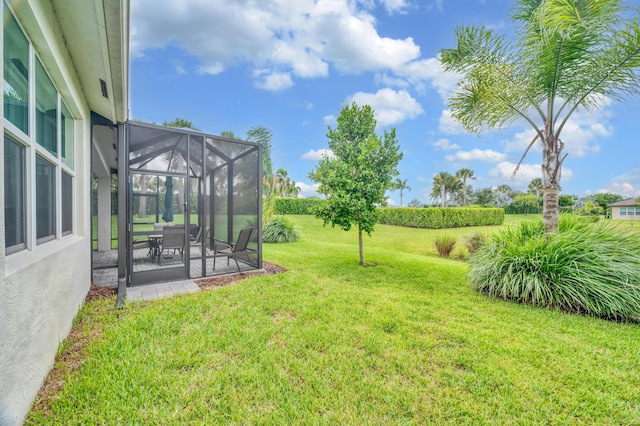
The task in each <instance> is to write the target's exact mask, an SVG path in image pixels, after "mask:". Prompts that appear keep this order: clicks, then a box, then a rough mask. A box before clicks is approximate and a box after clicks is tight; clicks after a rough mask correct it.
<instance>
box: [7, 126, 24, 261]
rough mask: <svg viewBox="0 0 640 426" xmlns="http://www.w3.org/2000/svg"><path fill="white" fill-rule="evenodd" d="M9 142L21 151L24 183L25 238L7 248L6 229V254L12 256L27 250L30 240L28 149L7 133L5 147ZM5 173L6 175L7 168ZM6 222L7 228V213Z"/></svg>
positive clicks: (22, 221) (22, 179)
mask: <svg viewBox="0 0 640 426" xmlns="http://www.w3.org/2000/svg"><path fill="white" fill-rule="evenodd" d="M7 141H9V143H13V144H15V145H16V146H17V147H18V148H19V149H20V150H21V154H22V167H21V176H20V180H21V181H22V188H21V189H22V203H21V204H22V212H23V217H22V220H21V223H20V225H21V227H22V235H23V236H24V238H23V241H22V242H21V243H18V244H14V245H12V246H7V245H6V244H7V240H6V228H5V254H7V255H10V254H14V253H18V252H20V251H23V250H25V249H26V248H27V241H28V240H29V237H28V234H27V221H26V220H25V219H26V212H27V147H26V146H25V145H23V144H22V143H20V142H19V141H18V140H16V138H14V137H12V136H11V135H10V134H8V133H5V134H4V138H3V141H2V143H4V144H5V147H6V144H7ZM5 158H6V151H5ZM5 173H6V168H5ZM5 185H6V179H5ZM5 188H6V186H5ZM5 200H6V198H5ZM4 208H5V209H6V203H5V205H4ZM4 221H5V227H6V223H7V217H6V213H5V219H4Z"/></svg>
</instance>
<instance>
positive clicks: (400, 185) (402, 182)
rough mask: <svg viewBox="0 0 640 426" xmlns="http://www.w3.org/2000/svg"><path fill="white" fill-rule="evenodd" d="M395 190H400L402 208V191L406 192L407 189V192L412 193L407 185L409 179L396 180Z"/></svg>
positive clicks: (394, 183)
mask: <svg viewBox="0 0 640 426" xmlns="http://www.w3.org/2000/svg"><path fill="white" fill-rule="evenodd" d="M392 188H393V190H394V191H395V190H397V189H399V190H400V207H402V191H404V190H405V189H406V190H407V191H411V187H410V186H409V185H407V179H405V180H402V179H400V178H396V180H395V181H394V182H393V187H392Z"/></svg>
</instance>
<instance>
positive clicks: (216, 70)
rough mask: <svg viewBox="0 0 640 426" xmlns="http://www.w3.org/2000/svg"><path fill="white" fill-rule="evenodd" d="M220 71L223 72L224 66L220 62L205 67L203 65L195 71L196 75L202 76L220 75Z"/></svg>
mask: <svg viewBox="0 0 640 426" xmlns="http://www.w3.org/2000/svg"><path fill="white" fill-rule="evenodd" d="M222 71H224V65H222V64H221V63H220V62H213V63H210V64H206V65H204V64H203V65H200V66H199V67H198V68H197V69H196V73H198V74H200V75H203V74H210V75H216V74H220V73H221V72H222Z"/></svg>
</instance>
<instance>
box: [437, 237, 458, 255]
mask: <svg viewBox="0 0 640 426" xmlns="http://www.w3.org/2000/svg"><path fill="white" fill-rule="evenodd" d="M435 244H436V250H438V256H440V257H449V256H450V255H451V252H452V251H453V247H454V246H455V245H456V238H455V237H452V236H451V235H449V234H442V235H439V236H437V237H436V239H435Z"/></svg>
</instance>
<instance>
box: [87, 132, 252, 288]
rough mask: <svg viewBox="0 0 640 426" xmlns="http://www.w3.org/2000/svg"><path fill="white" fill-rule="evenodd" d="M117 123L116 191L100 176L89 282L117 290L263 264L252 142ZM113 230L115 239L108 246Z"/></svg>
mask: <svg viewBox="0 0 640 426" xmlns="http://www.w3.org/2000/svg"><path fill="white" fill-rule="evenodd" d="M100 125H101V124H100V123H97V124H96V126H97V127H99V126H100ZM117 127H118V132H117V133H118V160H117V161H118V167H117V169H116V170H112V172H111V173H112V174H113V173H117V201H115V199H114V197H113V192H114V191H113V190H111V191H107V190H106V189H104V188H106V183H105V185H103V186H102V187H100V186H98V188H99V190H98V191H97V193H96V195H95V199H96V200H97V207H96V208H95V210H97V211H98V213H97V215H96V222H97V225H96V226H97V228H98V230H99V232H97V233H96V234H97V242H96V244H95V247H96V248H98V251H94V252H93V281H94V284H96V285H101V286H109V287H113V286H118V287H120V288H121V290H119V295H121V294H120V293H122V292H123V290H122V289H123V288H126V287H131V286H137V285H145V284H153V283H158V282H170V281H180V280H185V279H186V280H189V279H197V278H204V277H211V276H216V275H222V274H229V273H235V272H238V270H240V271H241V272H246V271H250V270H257V269H260V268H261V264H262V243H261V241H262V229H261V217H262V204H261V199H262V178H261V177H262V168H261V165H262V152H261V147H260V146H259V145H258V144H255V143H252V142H247V141H241V140H235V139H228V138H223V137H219V136H214V135H208V134H204V133H200V132H195V131H192V130H189V129H177V128H171V127H164V126H156V125H149V124H143V123H137V122H127V123H125V124H121V125H119V126H117ZM96 133H99V132H96ZM122 153H125V154H124V155H123V154H122ZM103 180H104V178H103ZM109 180H110V181H111V178H109ZM105 182H106V181H105ZM100 188H103V189H102V190H100ZM114 188H115V187H114ZM112 199H113V201H112ZM112 202H116V203H117V209H116V210H117V223H115V224H114V223H113V221H112V214H110V213H109V212H111V211H112V210H113V209H112V207H111V203H112ZM114 227H115V228H117V232H113V231H114V229H112V228H114ZM105 228H107V229H105ZM112 235H113V237H112ZM115 235H117V238H115ZM242 236H244V237H247V236H248V238H242V240H244V243H245V244H243V241H242V240H239V238H241V237H242ZM107 238H108V239H109V241H106V240H107ZM111 239H114V241H115V240H117V242H118V249H116V250H108V248H110V247H111V241H110V240H111ZM236 261H237V265H236ZM214 265H215V267H214Z"/></svg>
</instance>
